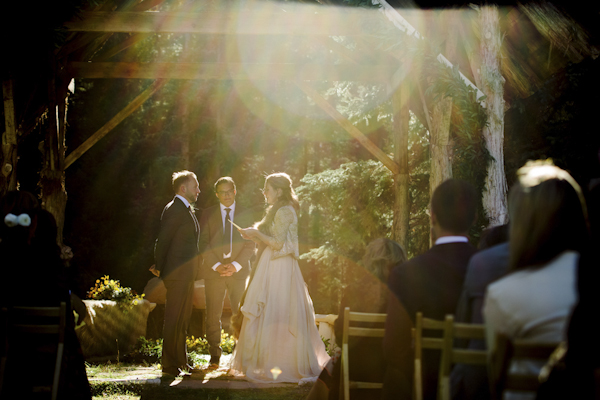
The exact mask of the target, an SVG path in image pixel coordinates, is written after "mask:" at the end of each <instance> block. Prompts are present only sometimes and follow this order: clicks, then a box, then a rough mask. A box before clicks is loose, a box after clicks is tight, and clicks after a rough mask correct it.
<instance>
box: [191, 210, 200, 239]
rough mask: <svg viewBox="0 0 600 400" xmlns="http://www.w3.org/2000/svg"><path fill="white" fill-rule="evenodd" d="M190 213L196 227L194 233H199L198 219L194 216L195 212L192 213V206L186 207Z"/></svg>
mask: <svg viewBox="0 0 600 400" xmlns="http://www.w3.org/2000/svg"><path fill="white" fill-rule="evenodd" d="M188 210H189V211H190V214H191V215H192V219H193V220H194V227H195V228H196V234H198V233H200V224H199V223H198V219H197V218H196V214H194V210H193V209H192V206H189V207H188Z"/></svg>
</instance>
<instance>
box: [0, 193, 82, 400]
mask: <svg viewBox="0 0 600 400" xmlns="http://www.w3.org/2000/svg"><path fill="white" fill-rule="evenodd" d="M0 213H1V215H0V217H1V218H2V222H0V259H1V260H2V273H3V275H4V276H3V279H2V290H1V293H2V300H1V301H2V304H1V305H2V307H6V308H7V309H10V307H12V306H42V307H53V306H58V305H59V304H60V303H61V302H65V303H66V305H67V320H66V328H65V344H64V355H63V359H62V366H61V380H60V382H59V389H58V397H59V398H61V399H67V398H68V399H91V392H90V387H89V382H88V380H87V375H86V371H85V363H84V358H83V353H82V352H81V347H80V345H79V341H78V340H77V336H76V334H75V322H74V318H73V313H72V308H71V293H70V290H69V287H68V284H67V282H68V279H67V274H66V270H65V267H64V264H63V260H62V259H61V257H60V254H61V250H60V247H59V246H58V243H57V227H56V220H55V219H54V216H53V215H52V214H51V213H50V212H48V211H46V210H43V209H41V208H39V206H38V203H37V201H36V200H35V197H34V196H33V195H32V194H30V193H27V192H21V191H13V192H9V193H7V194H6V196H5V197H4V198H3V199H2V201H0ZM32 340H33V339H32V338H29V337H28V336H20V337H11V336H9V338H8V342H7V343H8V352H7V362H6V373H5V376H4V384H3V387H2V394H7V393H21V394H22V395H23V396H25V397H26V396H27V395H26V393H27V390H28V388H29V387H30V386H31V384H32V379H31V376H30V374H29V373H27V371H30V369H31V365H32V364H31V363H32V360H34V363H35V365H36V367H35V368H36V370H39V371H52V370H53V367H54V360H55V358H56V355H55V354H54V355H52V354H50V355H49V356H48V357H47V358H45V357H44V356H42V355H40V354H37V353H32V354H28V349H29V348H30V347H31V346H30V344H31V343H32ZM36 340H38V342H36V343H37V344H39V339H36ZM53 343H55V342H53ZM28 344H29V345H28ZM49 344H52V343H49ZM29 352H31V350H29ZM36 374H37V373H36ZM49 378H51V376H49Z"/></svg>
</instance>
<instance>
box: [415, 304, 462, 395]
mask: <svg viewBox="0 0 600 400" xmlns="http://www.w3.org/2000/svg"><path fill="white" fill-rule="evenodd" d="M449 317H450V318H449ZM452 322H453V319H452V317H451V316H449V315H448V316H446V319H445V320H443V321H440V320H436V319H431V318H425V317H423V313H421V312H418V313H417V317H416V319H415V364H414V368H415V372H414V382H413V386H414V387H413V398H414V399H415V400H423V374H422V368H423V349H433V350H440V351H441V352H443V350H444V340H445V338H446V337H447V335H448V334H447V332H450V331H451V329H452ZM424 330H427V331H433V332H435V331H437V332H438V335H437V336H424V335H423V331H424ZM442 359H443V354H442ZM441 381H442V371H441V370H440V374H439V381H438V386H439V382H441ZM440 396H441V392H440V390H439V389H438V399H439V398H441V397H440Z"/></svg>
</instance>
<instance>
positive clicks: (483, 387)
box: [450, 225, 508, 400]
mask: <svg viewBox="0 0 600 400" xmlns="http://www.w3.org/2000/svg"><path fill="white" fill-rule="evenodd" d="M479 249H480V251H479V252H477V253H476V254H475V255H473V257H471V260H470V261H469V265H468V266H467V274H466V275H465V282H464V284H463V290H462V294H461V297H460V300H459V302H458V307H457V308H456V318H455V321H457V322H468V323H472V324H482V323H483V316H482V310H481V309H482V307H483V297H484V295H485V290H486V289H487V286H488V285H489V284H490V283H492V282H494V281H496V280H497V279H499V278H501V277H503V276H504V275H505V274H506V272H507V271H508V225H500V226H495V227H492V228H489V229H486V230H485V231H484V232H483V234H482V236H481V240H480V241H479ZM457 345H461V343H458V344H457ZM463 345H466V346H465V347H468V348H469V349H477V350H483V349H485V348H486V346H485V341H483V340H470V341H469V342H468V343H464V344H463ZM450 388H451V396H452V398H453V399H461V400H463V399H464V400H472V399H473V400H474V399H477V400H484V399H489V398H490V391H489V382H488V374H487V368H486V367H485V366H479V365H467V364H458V365H456V366H455V367H454V368H453V369H452V373H451V375H450Z"/></svg>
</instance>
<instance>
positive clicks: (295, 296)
mask: <svg viewBox="0 0 600 400" xmlns="http://www.w3.org/2000/svg"><path fill="white" fill-rule="evenodd" d="M263 194H264V196H265V200H266V201H267V203H268V204H269V208H268V210H267V213H266V215H265V217H264V218H263V220H262V221H260V222H259V223H258V224H257V225H256V228H247V229H240V232H241V234H242V236H243V237H244V238H246V239H252V240H254V241H256V242H258V243H259V244H261V245H262V246H261V247H262V248H264V250H263V251H262V254H261V255H260V258H259V261H258V264H257V266H256V271H254V276H253V277H252V280H251V281H250V284H249V285H248V288H247V290H246V294H245V298H244V300H243V305H242V306H241V308H240V312H241V313H242V315H243V322H242V326H241V331H240V335H239V338H238V342H237V345H236V347H235V352H234V355H233V360H232V363H231V370H232V371H231V372H232V373H234V374H236V373H243V374H244V375H246V377H247V378H248V379H249V380H251V381H257V382H305V381H315V380H316V378H317V376H318V375H319V373H320V372H321V370H322V369H323V367H324V366H325V364H327V362H328V361H329V356H328V355H327V352H326V350H325V345H324V344H323V341H322V340H321V337H320V335H319V332H318V330H317V327H316V324H315V312H314V308H313V304H312V300H311V298H310V296H309V294H308V290H307V288H306V285H305V283H304V279H303V278H302V274H301V272H300V268H299V267H298V217H297V215H296V210H297V209H298V199H297V197H296V194H295V193H294V189H293V188H292V180H291V179H290V177H289V175H287V174H285V173H275V174H271V175H269V176H267V178H266V181H265V187H264V190H263Z"/></svg>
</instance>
